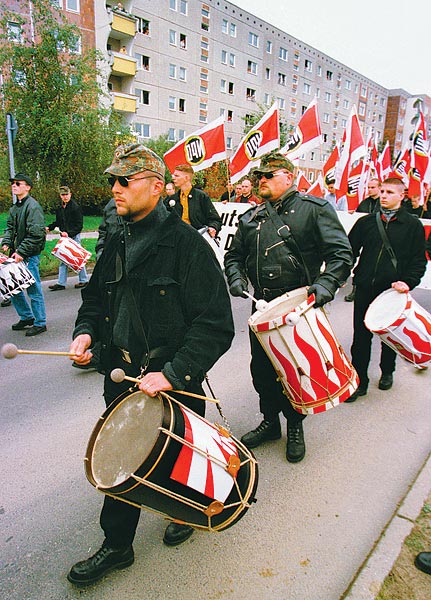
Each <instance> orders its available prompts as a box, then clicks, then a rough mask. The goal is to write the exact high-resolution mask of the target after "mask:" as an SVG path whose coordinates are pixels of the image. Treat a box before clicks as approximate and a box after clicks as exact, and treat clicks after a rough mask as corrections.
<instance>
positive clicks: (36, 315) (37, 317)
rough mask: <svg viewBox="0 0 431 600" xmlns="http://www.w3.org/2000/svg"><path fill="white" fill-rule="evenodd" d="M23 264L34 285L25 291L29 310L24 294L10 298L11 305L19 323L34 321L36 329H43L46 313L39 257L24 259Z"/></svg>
mask: <svg viewBox="0 0 431 600" xmlns="http://www.w3.org/2000/svg"><path fill="white" fill-rule="evenodd" d="M24 262H25V264H26V266H27V268H28V270H29V271H30V273H31V274H32V275H33V277H34V279H35V283H33V285H31V286H30V287H28V288H27V289H26V290H25V291H26V292H27V295H28V297H29V298H30V302H31V308H30V305H29V303H28V302H27V299H26V297H25V294H24V292H20V293H19V294H16V295H14V296H12V298H11V299H12V304H13V306H14V308H15V310H16V312H17V313H18V316H19V318H20V321H27V320H28V319H34V324H35V325H36V327H43V326H44V325H46V312H45V300H44V297H43V291H42V284H41V282H40V274H39V262H40V255H37V256H30V258H28V259H26V260H25V261H24Z"/></svg>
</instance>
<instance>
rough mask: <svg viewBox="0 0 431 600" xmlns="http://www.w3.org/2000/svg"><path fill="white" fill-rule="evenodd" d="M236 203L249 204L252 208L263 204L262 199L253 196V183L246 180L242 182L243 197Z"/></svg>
mask: <svg viewBox="0 0 431 600" xmlns="http://www.w3.org/2000/svg"><path fill="white" fill-rule="evenodd" d="M236 202H242V203H247V202H248V204H251V205H252V206H256V205H257V204H260V203H261V200H260V198H258V197H257V196H256V194H253V184H252V183H251V181H250V179H247V178H246V179H243V180H242V182H241V196H240V197H239V199H237V200H236Z"/></svg>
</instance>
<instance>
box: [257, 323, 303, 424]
mask: <svg viewBox="0 0 431 600" xmlns="http://www.w3.org/2000/svg"><path fill="white" fill-rule="evenodd" d="M249 333H250V346H251V363H250V371H251V377H252V380H253V386H254V389H255V390H256V392H257V393H258V394H259V407H260V412H261V413H262V414H263V417H264V419H267V420H268V421H275V420H276V419H278V415H279V413H280V412H282V413H283V415H284V416H285V417H286V419H287V422H288V423H290V424H291V425H292V424H294V423H298V422H299V421H302V420H303V419H305V417H306V415H303V414H301V413H299V412H297V411H296V410H295V409H294V408H293V406H292V405H291V403H290V402H289V400H288V398H287V397H286V396H285V395H284V394H283V386H282V385H281V383H280V382H279V381H277V373H276V372H275V370H274V367H273V366H272V363H271V361H270V360H269V358H268V356H267V354H266V352H265V350H264V349H263V348H262V346H261V344H260V342H259V340H258V339H257V337H256V335H255V334H254V333H253V332H252V331H250V332H249Z"/></svg>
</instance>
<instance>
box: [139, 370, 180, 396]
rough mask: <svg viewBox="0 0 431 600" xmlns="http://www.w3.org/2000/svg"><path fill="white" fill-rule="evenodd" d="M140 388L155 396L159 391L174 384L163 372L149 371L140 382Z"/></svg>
mask: <svg viewBox="0 0 431 600" xmlns="http://www.w3.org/2000/svg"><path fill="white" fill-rule="evenodd" d="M138 387H139V389H140V390H141V391H142V392H145V393H146V394H147V395H148V396H155V395H156V394H157V393H158V392H163V391H167V390H171V389H172V384H171V382H170V381H168V380H167V379H166V377H165V376H164V375H163V373H162V372H159V371H158V372H155V373H147V374H146V375H145V376H144V377H143V378H142V379H141V381H140V383H139V386H138Z"/></svg>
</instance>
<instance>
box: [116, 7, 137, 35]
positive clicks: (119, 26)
mask: <svg viewBox="0 0 431 600" xmlns="http://www.w3.org/2000/svg"><path fill="white" fill-rule="evenodd" d="M135 33H136V19H135V17H133V16H132V15H130V16H129V15H126V14H122V13H120V12H116V11H114V10H113V11H112V23H111V37H113V38H114V39H117V40H124V39H128V38H131V37H132V38H133V37H135Z"/></svg>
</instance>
